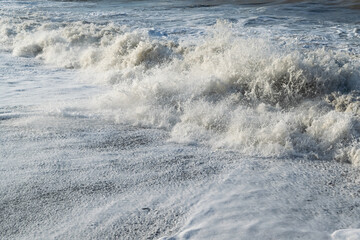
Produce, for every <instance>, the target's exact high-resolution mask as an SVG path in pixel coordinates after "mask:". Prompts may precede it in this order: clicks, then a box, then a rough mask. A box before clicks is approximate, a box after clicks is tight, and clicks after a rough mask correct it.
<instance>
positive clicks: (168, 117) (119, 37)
mask: <svg viewBox="0 0 360 240" xmlns="http://www.w3.org/2000/svg"><path fill="white" fill-rule="evenodd" d="M11 24H13V25H14V26H16V27H14V26H12V25H11ZM24 25H27V26H29V25H31V26H32V27H30V28H26V27H24ZM4 26H5V27H4ZM11 27H12V28H14V29H18V30H16V31H15V32H12V31H10V32H9V30H8V29H10V28H11ZM233 30H234V29H233V27H232V26H231V24H229V23H227V22H222V21H218V23H217V24H215V25H214V26H212V27H211V28H210V29H209V30H208V33H207V34H205V35H203V36H200V37H199V38H198V39H197V40H196V41H192V42H186V41H182V42H176V41H174V40H171V39H169V38H163V37H157V38H156V37H155V38H153V37H151V36H150V35H149V34H148V33H147V32H146V31H142V30H132V31H130V30H128V29H127V28H126V27H122V26H117V25H115V24H104V25H101V24H98V25H96V24H92V23H87V22H72V23H44V24H40V23H38V24H30V23H27V22H25V23H24V22H23V23H9V22H6V21H5V20H2V30H1V31H2V32H5V33H6V36H5V37H4V38H3V39H2V42H4V43H6V44H7V46H8V49H10V50H11V51H12V53H13V54H14V55H16V56H23V57H36V58H39V59H43V60H44V61H45V62H46V63H48V64H54V65H56V66H59V67H65V68H77V69H80V70H81V71H83V72H84V75H86V76H91V78H92V79H93V80H95V81H96V82H97V83H99V84H106V85H111V86H112V90H110V91H109V92H108V93H105V94H103V95H101V96H99V97H97V98H96V99H94V100H93V104H92V107H94V110H96V111H100V112H103V113H104V114H109V115H110V117H111V118H113V119H115V120H116V121H118V122H122V123H124V122H126V123H130V124H134V125H143V126H151V127H161V128H165V129H168V130H169V131H170V132H171V140H172V141H177V142H185V143H191V144H194V143H195V144H205V145H210V146H212V147H214V148H225V149H235V150H237V151H240V152H242V153H244V154H246V155H250V156H254V155H260V156H276V157H285V156H292V157H294V156H300V157H307V158H310V159H336V160H338V161H341V162H351V163H353V164H355V165H358V164H359V163H360V144H359V141H358V139H359V130H360V128H359V127H360V125H359V124H360V122H359V120H360V119H359V115H358V111H359V110H358V109H359V107H358V106H359V99H358V92H359V90H360V85H359V83H360V81H359V80H360V71H359V69H360V68H359V66H360V63H359V57H358V56H357V55H355V54H349V53H346V52H344V51H340V50H336V49H329V48H325V47H322V48H319V47H314V48H308V49H303V48H301V47H300V46H298V45H297V44H296V41H292V39H291V38H290V37H289V38H288V39H287V44H286V45H283V44H280V43H277V42H276V41H273V40H270V39H267V38H265V37H262V36H261V35H259V36H256V35H254V36H241V34H240V35H239V34H236V33H234V31H233Z"/></svg>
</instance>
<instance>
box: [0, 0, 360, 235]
mask: <svg viewBox="0 0 360 240" xmlns="http://www.w3.org/2000/svg"><path fill="white" fill-rule="evenodd" d="M359 8H360V2H359V1H341V0H338V1H314V2H312V1H290V0H289V1H286V0H283V1H281V0H279V1H264V0H259V1H235V0H234V1H230V0H229V1H145V0H144V1H110V0H104V1H95V0H94V1H42V0H35V1H26V0H24V1H15V0H6V1H1V2H0V60H1V62H0V126H1V136H2V137H1V138H0V144H1V145H2V147H1V148H2V149H1V157H2V160H1V161H2V164H3V166H2V167H1V172H2V173H3V174H4V175H3V176H2V177H1V178H2V179H1V181H2V183H1V192H0V193H1V195H2V196H3V197H0V198H2V200H1V201H2V206H5V207H2V208H1V210H0V211H1V212H3V214H2V216H3V217H2V219H1V221H4V222H5V224H1V225H2V226H1V228H0V232H3V233H4V236H5V237H6V238H13V237H15V238H27V236H30V237H32V238H43V239H47V238H48V237H49V236H50V237H51V238H69V239H70V238H73V237H79V238H84V239H86V238H88V237H90V236H96V238H102V237H104V236H110V235H109V234H110V233H113V235H111V238H119V239H122V238H128V239H131V238H134V237H139V236H141V237H148V238H150V239H152V238H159V237H163V236H165V235H169V236H174V237H178V238H185V239H187V238H192V237H194V239H197V237H199V238H204V239H207V238H208V237H211V234H210V235H207V234H209V232H207V234H204V233H203V232H202V233H201V231H200V230H199V231H200V234H199V235H196V234H195V233H196V232H197V231H195V232H193V233H191V234H190V233H189V232H191V231H192V230H183V232H181V231H180V232H178V234H175V233H176V232H177V231H179V229H181V226H190V228H193V226H194V223H196V222H197V221H198V218H200V219H207V218H206V214H205V215H204V212H200V213H198V214H199V215H197V216H198V218H197V217H194V219H195V220H194V221H193V222H190V223H189V224H188V225H184V223H185V222H186V221H187V219H189V218H188V216H189V215H188V214H189V211H190V209H191V207H192V206H195V205H196V204H198V203H199V202H201V201H200V200H199V199H201V197H202V195H201V194H203V193H204V194H205V193H208V191H209V190H208V189H206V187H203V186H204V184H205V183H206V182H211V181H215V182H216V181H219V180H214V179H220V181H225V182H226V181H227V176H228V175H226V174H229V171H230V170H231V169H237V168H239V166H240V165H241V164H239V163H237V159H243V160H242V161H245V162H246V164H250V165H249V166H248V165H246V167H249V169H250V168H251V167H250V166H252V164H255V165H256V164H258V163H257V161H260V162H261V160H259V159H262V160H263V161H269V159H271V162H272V164H274V166H278V165H276V164H280V165H281V164H283V163H282V161H284V159H287V160H289V161H290V162H292V161H293V162H296V163H297V165H296V167H294V170H291V169H289V172H291V171H294V174H295V175H296V174H298V173H299V172H297V171H300V170H299V169H298V168H301V167H300V166H301V164H302V163H301V162H302V161H305V162H306V164H310V165H311V164H315V165H316V164H320V165H321V164H325V165H326V164H330V165H329V166H330V167H329V166H328V165H326V166H328V167H329V168H331V169H333V168H335V169H336V168H340V169H341V171H340V170H339V171H337V173H336V174H335V173H334V175H332V176H339V174H342V173H343V171H345V170H344V169H347V170H346V171H350V172H351V171H356V169H357V166H359V165H360V140H359V139H360V138H359V137H360V12H359V10H358V9H359ZM176 156H178V157H176ZM209 159H212V160H211V161H208V160H209ZM244 159H245V160H244ZM246 159H247V160H246ZM250 159H253V160H250ZM255 159H257V160H255ZM314 160H316V161H317V162H315V163H313V161H314ZM238 161H240V160H238ZM251 161H252V163H251ZM298 161H300V162H298ZM277 162H278V163H277ZM338 163H340V164H338ZM345 163H350V164H351V165H350V164H345ZM286 164H287V163H286ZM147 165H149V166H147ZM280 165H279V166H280ZM281 166H282V165H281ZM291 166H292V165H291ZM316 166H317V165H316ZM317 167H318V166H317ZM289 168H291V167H289ZM309 168H311V167H309ZM150 169H151V170H150ZM276 169H281V167H279V168H276ZM349 169H350V170H349ZM239 171H240V170H238V171H237V172H239ZM274 171H275V170H274ZM276 171H278V170H276ZM276 171H275V173H278V172H276ZM279 171H280V170H279ZM309 171H310V172H311V171H314V172H313V173H310V174H314V175H316V174H315V173H316V170H314V169H313V170H309ZM334 171H336V170H334ZM240 172H241V171H240ZM186 174H188V175H186ZM239 174H240V173H239ZM246 174H249V172H246ZM324 174H325V173H324ZM326 174H329V173H326ZM352 174H353V175H351V176H355V175H356V174H355V173H352ZM240 175H241V174H240ZM250 175H251V174H250ZM275 175H276V174H275ZM256 176H257V175H256ZM326 176H327V177H329V176H330V175H326ZM271 177H272V175H271V174H270V175H269V178H271ZM327 177H324V179H327ZM319 178H321V176H320V177H319ZM156 179H158V180H156ZM159 179H162V180H159ZM174 179H176V180H174ZM180 179H181V180H180ZM233 179H235V180H234V186H235V185H236V184H238V183H239V182H242V180H241V179H240V180H239V179H237V177H234V178H233ZM248 180H249V181H253V180H254V179H252V178H248ZM157 181H159V183H157ZM289 181H290V180H289ZM309 181H310V180H309ZM342 181H345V180H342ZM58 182H60V183H59V185H57V184H58ZM169 182H170V183H169ZM290 182H291V181H290ZM357 182H358V179H353V182H352V183H351V184H356V183H357ZM150 183H151V184H150ZM167 183H169V185H168V184H167ZM147 184H150V185H147ZM172 184H174V185H172ZM187 184H189V186H193V187H191V188H190V190H188V191H187V190H186V189H187V187H185V186H188V185H187ZM209 184H210V183H209ZM263 184H264V185H263V187H265V186H267V185H266V184H267V180H264V181H263ZM343 184H345V185H346V184H350V183H348V182H347V183H343ZM351 184H350V185H349V186H353V185H351ZM205 185H206V184H205ZM159 186H162V187H161V188H159V189H158V190H156V191H159V192H158V195H157V194H156V193H154V192H151V193H148V194H149V195H148V196H150V197H149V198H148V199H146V196H147V193H145V192H146V191H152V190H151V189H157V188H156V187H159ZM175 186H177V187H175ZM179 186H181V187H179ZM206 186H210V185H206ZM225 186H227V185H225ZM249 186H250V185H249ZM276 186H278V185H276ZM279 186H280V185H279ZM243 187H244V188H246V189H247V185H246V186H243ZM317 187H318V185H315V189H317ZM350 188H351V187H350ZM179 189H181V190H179ZM290 189H291V188H290ZM154 191H155V190H154ZM254 191H255V190H254ZM279 191H280V190H279ZM281 191H282V190H281ZM284 191H285V190H284ZM286 191H288V190H286ZM304 191H305V190H304ZM314 191H315V192H316V190H314ZM324 191H325V190H324V189H322V190H321V191H320V190H319V192H321V194H322V193H323V192H324ZM349 191H353V190H349ZM354 191H355V190H354ZM140 192H141V193H140ZM179 192H180V193H179ZM230 192H232V191H230V190H229V192H228V193H227V194H229V193H230ZM245 192H246V191H245ZM250 192H252V191H250ZM125 193H126V194H125ZM196 193H198V195H197V194H196ZM161 194H165V195H169V196H168V198H171V196H172V195H174V196H175V197H174V200H166V201H165V200H164V201H165V202H166V204H167V205H166V204H165V203H164V201H163V200H161V197H159V196H160V195H161ZM214 194H215V195H216V194H219V195H221V196H222V195H224V196H227V195H226V194H224V193H223V192H221V191H220V190H219V191H214ZM234 194H235V193H234ZM287 194H289V196H292V195H293V192H291V191H290V192H287ZM319 194H320V193H319ZM205 195H206V194H205ZM210 195H211V194H210ZM235 195H236V194H235ZM345 195H347V196H349V199H345V200H344V202H346V204H345V203H344V204H345V205H346V206H347V207H349V208H350V206H348V205H347V204H350V202H351V201H353V200H351V199H350V193H347V194H345ZM119 196H121V198H122V200H121V201H123V202H126V203H124V205H123V206H122V205H121V203H119V202H117V200H116V197H119ZM194 196H197V197H194ZM255 196H257V197H258V199H260V198H261V195H256V194H255ZM275 196H277V195H276V194H275V195H271V196H270V197H269V199H271V201H273V202H276V201H277V200H276V197H275ZM356 196H357V195H356ZM233 197H234V196H233V195H231V196H230V195H229V198H228V199H227V200H229V201H234V202H238V201H237V198H235V200H233ZM138 198H140V199H142V198H143V199H146V201H145V200H144V201H145V202H147V201H148V203H147V204H149V205H155V206H157V205H156V203H158V212H156V213H154V212H153V209H152V208H151V207H148V206H145V205H146V204H145V205H144V201H140V200H139V202H136V201H135V199H138ZM180 198H185V199H187V201H185V202H186V203H185V204H183V205H182V204H180V203H179V202H178V201H179V199H180ZM80 199H81V201H80ZM204 199H209V202H211V204H215V203H214V201H215V202H216V200H214V199H217V197H213V196H207V198H204ZM296 199H298V198H296ZM319 199H320V198H319ZM298 200H299V199H298ZM302 200H304V199H300V200H299V201H302ZM77 201H80V202H77ZM132 201H135V202H134V203H132ZM304 201H305V200H304ZM356 201H357V200H356ZM245 202H246V201H245ZM280 202H281V201H280ZM321 203H323V202H321V201H320V200H319V202H318V203H317V204H319V206H320V205H321ZM42 204H43V205H44V207H41V206H42ZM97 204H99V205H101V207H99V208H98V209H97V207H96V206H97ZM172 204H173V205H174V208H173V209H174V212H171V211H170V212H169V209H168V208H171V206H172ZM179 204H180V205H179ZM211 204H210V205H211ZM296 204H297V202H296ZM296 204H294V205H296ZM314 204H315V203H314ZM329 204H330V203H329ZM210 205H209V206H210ZM265 205H266V204H265ZM330 205H331V204H330ZM211 206H212V205H211ZM217 206H218V208H219V209H222V206H223V205H221V204H220V205H217ZM271 206H272V205H271ZM283 206H287V205H286V204H285V203H284V204H283ZM314 206H315V207H314ZM316 206H317V205H316V204H315V205H313V207H314V208H315V209H317V208H316ZM331 206H333V205H331ZM354 206H355V205H354ZM354 206H353V209H355V210H352V211H354V212H355V215H354V216H353V218H349V219H346V220H344V219H343V223H344V224H343V225H341V226H338V225H336V224H335V223H334V222H331V223H327V224H328V228H324V229H321V227H319V228H318V230H319V229H321V231H320V230H319V231H320V232H321V234H320V233H316V234H315V233H314V231H315V230H314V229H312V230H311V231H310V230H309V231H310V232H307V234H304V235H301V234H300V233H299V232H296V233H293V235H291V234H290V233H289V234H290V235H281V234H280V235H276V234H275V233H274V234H275V235H276V236H277V237H278V238H277V239H281V238H283V239H287V238H288V237H297V236H300V237H301V238H304V239H308V238H313V239H316V238H317V237H319V236H320V237H324V238H325V239H326V238H327V237H329V238H330V234H331V232H332V231H335V230H337V229H339V228H349V227H352V228H358V227H360V226H358V225H356V224H355V225H351V226H350V224H347V223H349V222H353V223H354V221H355V220H354V219H356V218H357V217H359V215H356V213H358V212H359V210H357V206H356V207H354ZM207 207H208V205H206V204H205V207H204V209H208V208H207ZM89 208H90V209H91V211H90V210H89V211H88V210H86V209H89ZM216 208H217V207H215V209H216ZM234 208H235V209H240V208H237V207H234ZM111 209H113V210H111ZM131 209H137V211H138V212H137V213H136V214H140V215H139V216H138V218H139V219H141V221H142V222H141V221H140V222H139V223H136V222H134V221H135V220H134V219H136V216H137V215H136V214H135V213H134V210H131ZM199 209H203V207H200V208H199ZM113 211H119V212H122V214H120V215H119V216H118V215H113V213H112V212H113ZM203 211H207V210H203ZM224 211H225V210H224ZM242 211H243V210H242ZM314 211H315V210H314ZM349 211H350V210H349ZM1 212H0V213H1ZM58 212H60V213H61V214H60V215H59V214H58ZM144 212H145V213H149V215H146V216H147V217H146V216H143V214H144ZM215 212H216V211H215ZM270 212H271V211H270ZM344 212H346V213H349V212H347V211H345V210H344ZM290 213H291V211H290ZM133 214H135V215H136V216H134V215H133ZM239 214H240V215H241V211H240V213H239ZM274 214H275V213H274ZM291 214H295V215H296V213H295V212H293V213H291ZM291 214H290V216H293V215H291ZM319 214H320V215H321V216H324V217H325V216H326V217H329V216H328V215H326V214H325V213H324V214H323V213H319ZM322 214H323V215H322ZM329 214H330V216H332V217H335V216H336V213H335V212H334V213H329ZM332 214H333V215H332ZM0 215H1V214H0ZM190 215H191V214H190ZM305 215H306V214H305ZM305 215H304V216H305ZM78 216H80V217H79V218H78V219H77V220H76V221H74V222H73V221H72V220H71V218H74V217H78ZM130 216H132V217H130ZM214 216H215V218H217V217H218V216H220V217H221V216H222V215H221V214H220V215H219V214H218V213H216V214H215V215H212V217H214ZM269 216H271V215H269ZM279 216H283V215H281V214H280V215H279ZM306 216H308V215H306ZM178 218H180V220H179V219H178ZM284 218H286V217H284ZM111 219H113V220H111ZM114 219H115V220H114ZM269 219H271V217H270V218H269ZM68 221H70V223H71V224H67V222H68ZM201 221H202V220H201ZM201 221H200V222H201ZM45 222H47V224H45ZM215 222H217V220H214V223H212V224H215ZM315 222H316V221H315ZM152 223H153V224H155V225H156V227H154V228H151V227H150V228H149V229H152V230H151V231H152V232H149V231H147V230H146V229H145V230H144V229H143V227H144V226H145V225H144V224H148V225H151V224H152ZM345 223H346V224H345ZM39 224H40V225H39ZM44 224H45V227H44ZM132 224H133V225H132ZM209 224H210V223H209V222H207V223H206V224H199V226H207V227H206V228H209V229H211V228H212V227H213V225H212V224H210V225H209ZM241 224H245V223H244V222H243V220H242V223H241ZM314 224H315V225H316V224H317V223H314ZM35 225H36V227H35ZM135 225H139V227H134V226H135ZM195 225H196V224H195ZM208 225H209V226H208ZM294 225H296V223H294ZM120 226H121V227H120ZM131 226H133V227H131ZM151 226H152V225H151ZM236 226H237V225H234V228H233V229H238V228H237V227H236ZM316 226H317V225H316ZM225 228H226V227H225ZM271 228H272V227H271ZM271 228H270V229H271ZM285 228H286V227H285ZM290 228H291V227H290ZM290 228H289V229H290ZM109 229H110V230H109ZM111 229H113V231H112V230H111ZM184 229H187V228H186V227H185V228H184ZM204 229H205V227H204ZM261 229H264V228H261ZM304 229H307V228H306V227H304ZM247 230H249V229H247ZM214 231H215V230H214ZM267 231H268V229H266V230H264V232H262V233H263V234H265V232H267ZM274 231H275V230H274ZM279 231H280V230H279ZM304 231H305V230H304ZM300 232H301V231H300ZM218 233H219V231H217V232H214V233H212V234H213V236H216V234H218ZM231 233H233V234H235V235H236V231H235V230H233V231H232V232H231V231H230V233H229V234H230V235H221V234H220V235H218V236H223V237H228V238H229V239H230V238H231ZM28 234H30V235H28ZM187 234H188V235H187ZM189 234H190V235H189ZM192 234H194V235H192ZM242 234H244V235H243V236H244V239H247V237H246V236H248V237H250V236H256V237H259V239H264V238H261V236H263V235H261V232H260V235H256V234H255V235H252V234H254V232H251V231H250V230H249V231H248V232H246V231H245V232H243V233H242ZM246 234H248V235H246ZM318 234H320V235H318ZM322 234H323V235H322ZM337 234H338V235H341V234H345V233H343V232H337ZM354 234H357V233H356V232H354ZM275 235H274V236H275ZM335 235H336V234H335ZM335 235H334V238H335V237H336V236H338V235H336V236H335ZM219 239H220V238H219ZM318 239H319V238H318Z"/></svg>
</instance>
